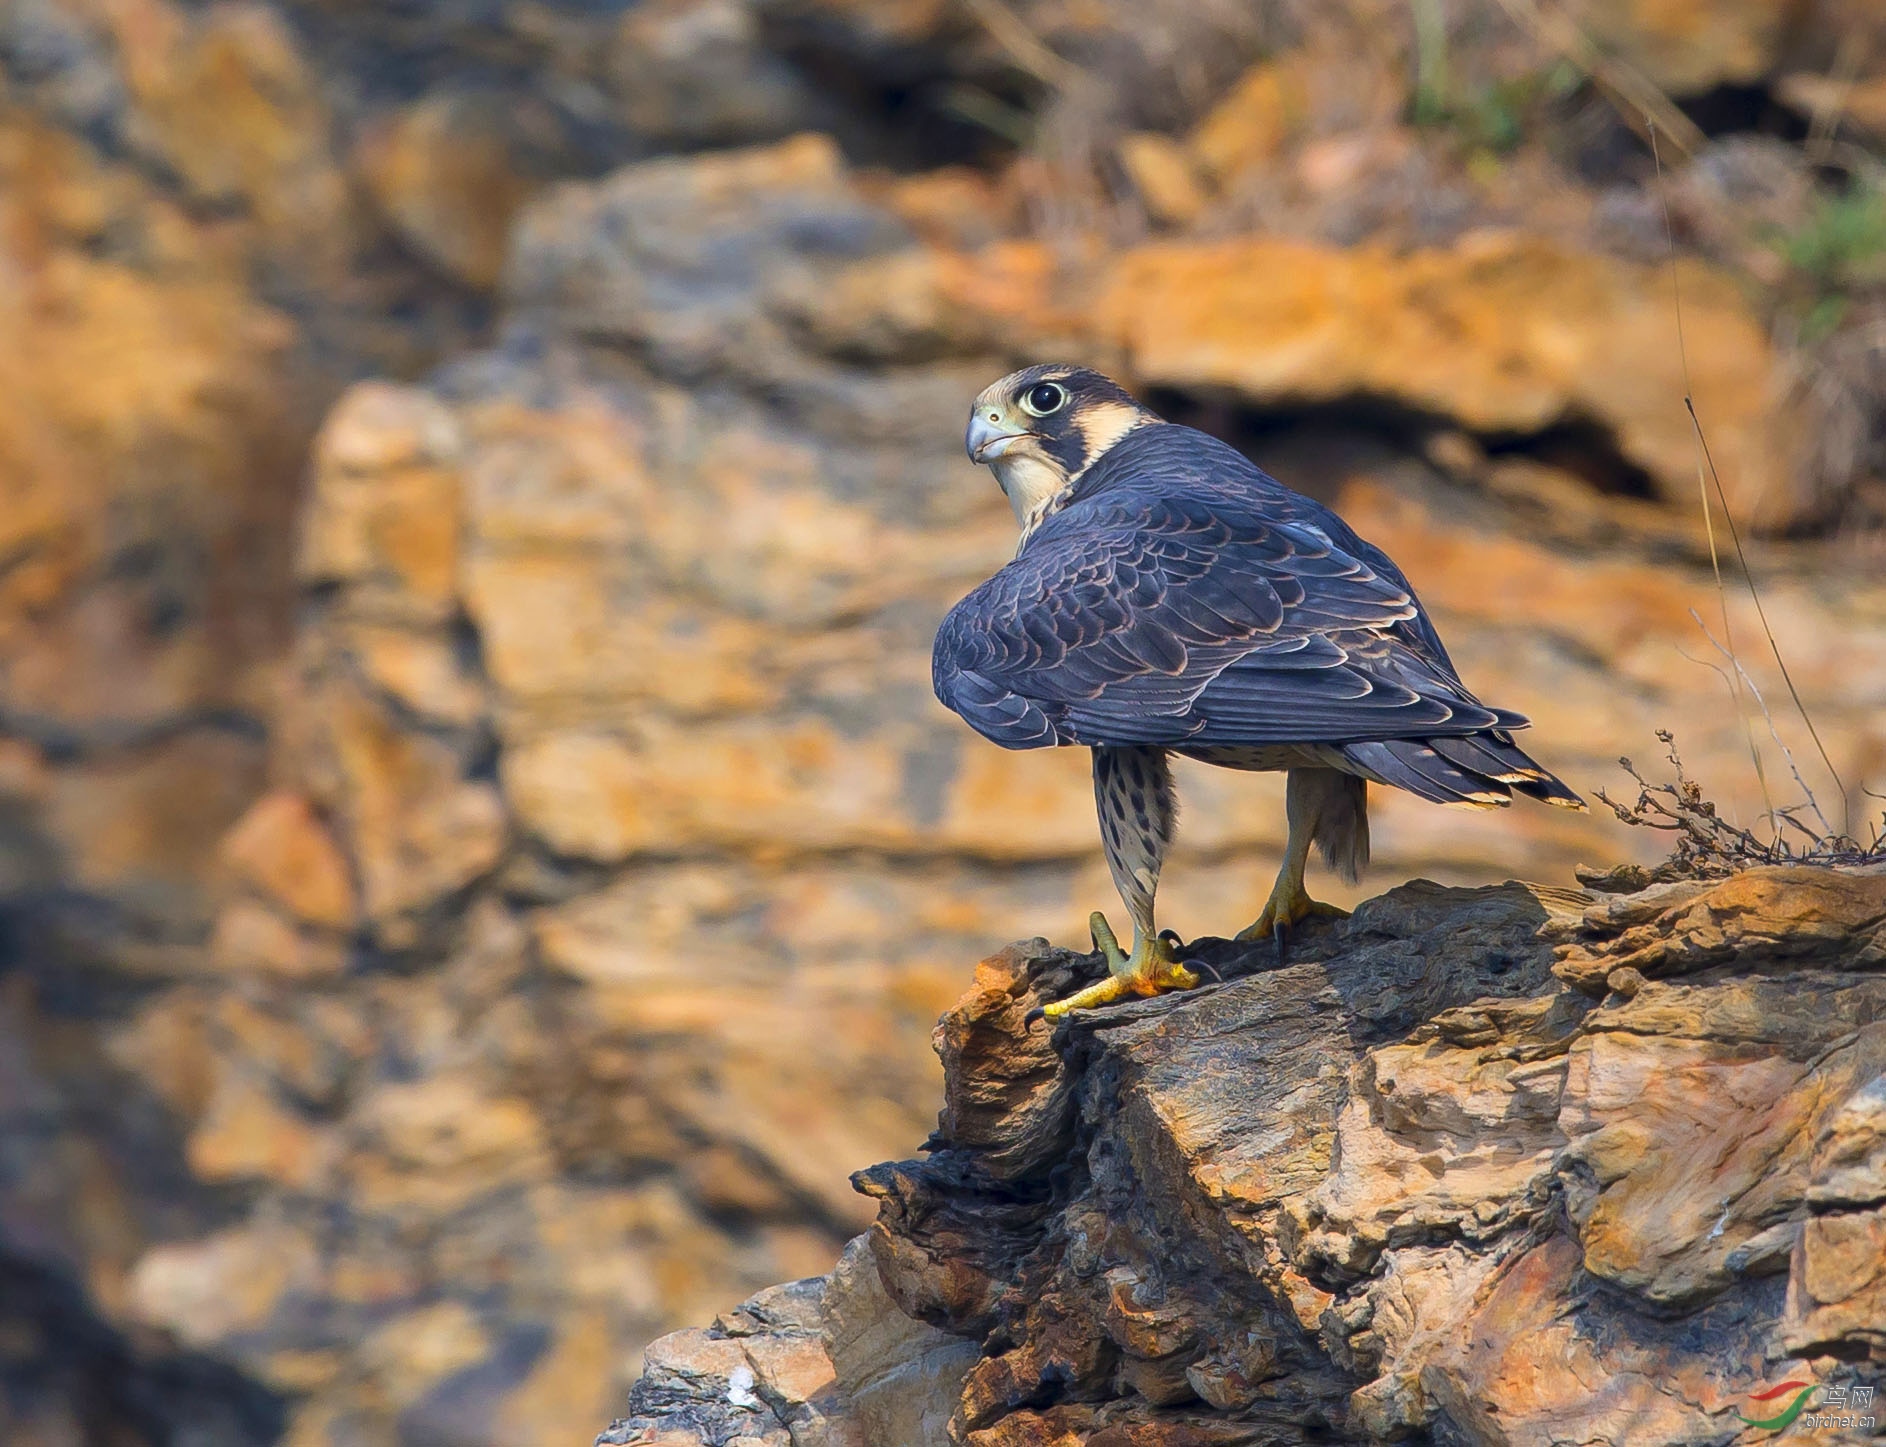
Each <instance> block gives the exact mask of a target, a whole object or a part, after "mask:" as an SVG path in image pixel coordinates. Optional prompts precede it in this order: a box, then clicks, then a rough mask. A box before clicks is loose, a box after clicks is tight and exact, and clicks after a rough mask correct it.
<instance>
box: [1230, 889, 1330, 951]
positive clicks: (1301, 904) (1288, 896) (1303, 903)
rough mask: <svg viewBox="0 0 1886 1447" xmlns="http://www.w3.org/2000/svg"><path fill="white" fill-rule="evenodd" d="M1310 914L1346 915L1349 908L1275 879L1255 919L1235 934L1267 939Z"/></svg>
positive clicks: (1322, 915) (1324, 915) (1246, 938)
mask: <svg viewBox="0 0 1886 1447" xmlns="http://www.w3.org/2000/svg"><path fill="white" fill-rule="evenodd" d="M1312 916H1314V917H1316V918H1318V919H1348V918H1349V911H1348V910H1346V909H1339V908H1337V907H1336V906H1335V905H1333V904H1324V903H1323V902H1322V901H1321V900H1320V899H1311V898H1310V896H1309V894H1308V892H1306V891H1305V890H1304V888H1303V886H1302V885H1300V884H1299V885H1298V886H1297V887H1296V888H1295V889H1286V888H1284V886H1283V885H1282V884H1281V883H1279V884H1278V886H1277V887H1276V888H1275V889H1273V890H1272V891H1271V892H1270V898H1269V899H1267V900H1265V901H1264V912H1263V913H1262V914H1260V915H1259V916H1258V917H1257V920H1256V922H1255V923H1253V924H1251V925H1250V926H1249V927H1247V928H1245V929H1241V930H1239V931H1238V938H1239V939H1241V940H1267V939H1269V938H1270V937H1271V936H1272V935H1274V934H1278V933H1279V932H1280V931H1287V930H1289V929H1290V927H1291V926H1292V925H1297V924H1301V923H1302V922H1303V921H1304V920H1306V919H1309V918H1311V917H1312Z"/></svg>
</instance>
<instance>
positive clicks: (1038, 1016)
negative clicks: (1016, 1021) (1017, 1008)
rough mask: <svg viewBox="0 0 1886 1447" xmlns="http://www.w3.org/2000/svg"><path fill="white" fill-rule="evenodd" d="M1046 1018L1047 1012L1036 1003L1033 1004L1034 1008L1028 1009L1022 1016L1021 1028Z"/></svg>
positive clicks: (1026, 1027)
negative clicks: (1035, 1004)
mask: <svg viewBox="0 0 1886 1447" xmlns="http://www.w3.org/2000/svg"><path fill="white" fill-rule="evenodd" d="M1047 1018H1048V1012H1047V1011H1046V1010H1044V1009H1042V1008H1041V1006H1039V1005H1037V1006H1035V1008H1034V1009H1032V1010H1030V1011H1029V1012H1028V1013H1027V1014H1026V1015H1024V1016H1022V1029H1024V1030H1026V1029H1028V1028H1029V1027H1030V1026H1031V1025H1033V1024H1034V1023H1035V1021H1037V1020H1045V1019H1047Z"/></svg>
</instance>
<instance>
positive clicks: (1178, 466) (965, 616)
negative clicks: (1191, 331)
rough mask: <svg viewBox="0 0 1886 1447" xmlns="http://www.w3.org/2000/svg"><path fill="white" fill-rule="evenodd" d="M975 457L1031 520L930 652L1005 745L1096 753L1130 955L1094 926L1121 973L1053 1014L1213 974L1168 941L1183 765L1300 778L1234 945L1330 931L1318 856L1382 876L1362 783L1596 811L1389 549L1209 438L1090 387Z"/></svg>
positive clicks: (1031, 402) (1039, 399) (1046, 397)
mask: <svg viewBox="0 0 1886 1447" xmlns="http://www.w3.org/2000/svg"><path fill="white" fill-rule="evenodd" d="M966 440H967V444H968V447H969V456H970V458H971V459H972V460H973V461H975V462H977V463H980V464H982V465H984V466H986V467H988V468H989V469H990V470H991V471H992V472H994V474H995V479H996V481H997V483H999V484H1000V485H1001V488H1002V491H1003V492H1004V493H1006V494H1007V496H1008V500H1009V502H1010V503H1011V504H1012V505H1013V507H1014V509H1015V517H1016V520H1017V521H1018V522H1019V523H1020V524H1021V530H1022V536H1021V544H1020V546H1019V548H1018V549H1017V551H1016V554H1015V558H1014V561H1013V562H1011V563H1009V564H1008V565H1007V566H1006V567H1004V568H1003V569H1002V570H1001V571H1000V572H999V573H997V574H996V575H995V576H994V577H993V578H991V579H989V581H988V582H986V583H984V584H983V585H982V586H981V587H980V588H977V589H976V590H975V591H974V592H973V593H971V594H970V595H969V596H968V597H967V598H965V599H963V601H962V602H960V603H958V604H957V605H956V606H955V607H954V608H953V609H951V610H950V613H949V616H948V617H947V618H945V619H944V620H943V626H942V628H940V629H939V630H938V632H937V636H936V648H935V651H934V653H933V654H932V656H931V675H932V680H933V682H934V684H935V687H936V694H937V697H938V698H940V699H941V700H942V701H943V702H944V703H945V704H946V705H947V706H948V707H950V708H951V709H953V710H955V712H957V713H958V714H960V715H962V717H963V718H964V719H965V720H966V721H967V722H968V723H969V725H970V726H971V727H972V728H974V729H975V730H976V731H977V732H978V733H980V734H981V735H983V737H985V738H987V739H991V740H993V741H994V742H996V743H998V744H1001V745H1002V746H1003V747H1004V748H1010V749H1035V748H1045V747H1048V746H1050V745H1059V744H1082V745H1085V746H1086V747H1088V748H1090V749H1092V750H1093V762H1094V797H1095V802H1096V804H1097V807H1098V810H1099V814H1100V833H1101V838H1102V840H1103V842H1104V843H1105V846H1106V853H1107V864H1108V866H1109V867H1110V869H1111V870H1112V873H1113V882H1114V885H1115V886H1116V887H1117V888H1118V889H1119V891H1120V898H1121V899H1122V901H1124V903H1125V904H1126V908H1127V912H1128V914H1130V915H1131V916H1132V920H1133V948H1132V951H1131V952H1130V953H1129V952H1127V951H1124V950H1122V949H1121V948H1120V946H1119V943H1118V941H1117V940H1116V938H1115V937H1114V934H1113V931H1112V930H1111V929H1110V928H1109V927H1108V924H1107V920H1106V916H1105V915H1103V914H1100V913H1098V912H1096V913H1095V914H1094V916H1093V918H1092V921H1091V925H1092V929H1093V933H1094V938H1095V940H1096V942H1097V943H1098V944H1099V945H1100V947H1101V948H1102V949H1103V950H1104V951H1105V953H1106V955H1107V958H1108V961H1109V963H1110V965H1111V972H1110V974H1109V977H1108V978H1107V979H1105V980H1103V981H1101V982H1100V983H1099V984H1097V985H1093V986H1090V987H1089V988H1087V989H1085V990H1082V991H1080V992H1079V993H1078V994H1076V995H1074V996H1072V997H1070V998H1069V999H1066V1000H1061V1001H1057V1002H1056V1003H1055V1004H1053V1005H1050V1006H1049V1007H1048V1010H1047V1013H1048V1014H1050V1015H1062V1014H1065V1013H1066V1012H1067V1011H1069V1010H1074V1009H1079V1008H1082V1007H1085V1006H1089V1005H1099V1004H1104V1003H1106V1002H1107V1001H1110V1000H1116V999H1119V998H1120V997H1121V996H1124V995H1128V994H1139V995H1151V994H1155V993H1157V992H1158V991H1160V990H1173V989H1187V988H1190V987H1191V986H1193V985H1196V984H1197V983H1198V976H1197V975H1196V974H1195V973H1194V972H1193V971H1191V970H1189V969H1187V968H1186V967H1185V966H1184V965H1183V964H1181V963H1180V961H1179V960H1178V958H1177V956H1176V955H1175V954H1174V953H1173V948H1172V944H1171V941H1170V937H1166V938H1162V937H1161V936H1160V934H1159V931H1158V930H1157V929H1156V928H1155V927H1154V924H1153V895H1154V893H1155V892H1156V890H1157V889H1158V887H1159V868H1160V864H1161V861H1162V860H1163V859H1164V856H1165V852H1166V848H1167V846H1168V845H1169V844H1170V843H1171V841H1172V832H1173V823H1174V818H1175V800H1174V797H1173V790H1172V775H1171V771H1170V768H1169V766H1168V762H1167V761H1168V758H1169V756H1170V755H1172V754H1175V753H1176V754H1183V755H1185V756H1186V757H1187V758H1193V759H1199V760H1202V761H1203V762H1205V763H1208V764H1217V765H1220V766H1222V767H1224V768H1229V769H1256V770H1276V769H1282V770H1285V771H1287V773H1286V784H1285V814H1286V817H1287V819H1288V823H1289V841H1288V843H1287V845H1286V847H1285V850H1284V860H1283V867H1282V868H1281V869H1280V870H1279V871H1278V874H1277V882H1276V884H1275V886H1274V887H1273V888H1272V890H1271V892H1270V899H1269V901H1268V902H1267V903H1266V904H1265V906H1264V910H1263V913H1262V914H1260V915H1259V916H1258V918H1257V921H1256V922H1255V923H1254V924H1252V925H1251V926H1250V927H1249V928H1248V929H1246V930H1244V931H1243V932H1242V933H1241V934H1240V935H1239V938H1240V939H1260V938H1264V937H1266V936H1269V935H1271V934H1273V933H1275V934H1276V935H1277V937H1278V940H1279V945H1280V947H1281V943H1282V938H1283V935H1284V933H1285V932H1287V931H1288V930H1289V928H1290V927H1291V926H1292V925H1295V924H1296V923H1297V922H1299V921H1300V920H1302V919H1304V918H1305V917H1307V916H1309V915H1312V914H1331V915H1336V914H1341V913H1342V911H1341V910H1338V909H1336V908H1334V907H1333V906H1330V905H1326V904H1321V903H1318V902H1317V901H1315V900H1313V899H1311V898H1310V896H1309V895H1308V893H1307V892H1305V890H1304V887H1303V869H1304V865H1305V863H1306V862H1307V861H1308V859H1309V853H1310V846H1311V845H1312V844H1314V845H1316V846H1317V848H1318V849H1319V850H1320V851H1321V852H1322V855H1323V858H1324V860H1325V861H1327V862H1328V863H1329V864H1330V865H1331V866H1332V867H1333V868H1334V869H1336V871H1337V872H1338V873H1340V874H1341V875H1342V876H1343V877H1344V878H1345V879H1349V880H1352V881H1353V880H1354V879H1355V878H1356V877H1357V875H1358V874H1359V872H1360V871H1361V869H1362V868H1363V866H1364V865H1366V864H1367V863H1368V860H1369V819H1368V785H1369V784H1370V783H1376V784H1385V785H1390V786H1393V787H1395V788H1400V789H1406V790H1408V791H1409V792H1411V793H1414V794H1418V795H1420V796H1421V797H1422V798H1424V799H1431V800H1433V801H1434V802H1436V803H1439V804H1458V805H1467V806H1471V807H1476V808H1491V807H1495V806H1498V805H1504V804H1507V803H1510V802H1511V800H1512V796H1513V794H1514V792H1515V791H1517V792H1518V793H1521V794H1526V795H1529V796H1531V797H1532V798H1535V799H1542V800H1544V801H1545V802H1546V803H1548V804H1558V805H1561V806H1563V807H1565V808H1570V809H1582V808H1584V802H1583V800H1581V799H1580V798H1579V797H1578V795H1576V794H1574V793H1573V792H1572V791H1571V790H1570V789H1568V788H1566V786H1565V785H1564V784H1563V783H1561V782H1560V781H1559V780H1558V779H1556V778H1554V777H1553V776H1552V775H1551V774H1550V773H1548V772H1547V771H1546V770H1545V769H1543V768H1541V767H1540V766H1539V765H1538V764H1536V763H1534V762H1533V761H1532V760H1531V759H1530V758H1528V757H1527V756H1526V755H1525V754H1524V753H1522V752H1521V751H1520V750H1519V749H1518V748H1517V747H1516V746H1515V745H1514V743H1513V740H1512V736H1511V731H1512V730H1514V729H1520V728H1525V727H1526V726H1527V721H1526V719H1525V718H1523V717H1522V716H1521V715H1519V714H1516V713H1511V712H1508V711H1507V710H1505V709H1498V708H1490V707H1488V706H1487V705H1485V704H1483V703H1481V702H1480V701H1479V700H1478V699H1476V698H1475V697H1474V696H1473V694H1472V693H1470V692H1469V691H1468V689H1467V686H1466V685H1465V684H1464V683H1462V682H1461V681H1460V675H1459V674H1458V673H1457V672H1456V671H1455V669H1454V665H1453V662H1452V661H1451V660H1450V659H1449V658H1448V656H1447V649H1446V648H1445V647H1444V646H1443V645H1442V643H1441V640H1440V636H1439V635H1438V634H1437V633H1436V632H1435V631H1434V625H1433V624H1432V623H1431V622H1429V621H1428V617H1427V615H1426V613H1424V612H1423V611H1422V608H1421V603H1420V600H1419V599H1417V598H1416V597H1415V594H1414V589H1413V588H1411V587H1410V586H1409V585H1408V580H1407V579H1406V578H1404V577H1403V576H1402V573H1401V570H1400V569H1399V568H1397V567H1396V566H1395V564H1394V563H1393V562H1391V561H1390V560H1389V558H1388V556H1387V554H1385V553H1383V552H1382V551H1381V549H1379V548H1377V547H1374V546H1373V545H1371V544H1370V543H1367V542H1365V541H1363V539H1361V538H1359V537H1357V536H1356V534H1355V533H1354V532H1352V531H1351V530H1350V529H1349V527H1348V525H1347V524H1345V523H1344V522H1343V521H1342V519H1341V518H1339V517H1337V516H1336V514H1335V513H1333V512H1331V511H1330V510H1329V509H1328V508H1325V507H1323V506H1321V505H1320V504H1318V503H1315V502H1313V501H1311V500H1310V499H1309V498H1307V497H1303V496H1301V495H1299V494H1297V493H1294V492H1292V491H1291V490H1290V489H1289V488H1287V487H1285V486H1283V484H1281V483H1279V482H1277V481H1276V480H1275V479H1274V478H1272V477H1270V476H1268V475H1267V474H1265V473H1264V472H1262V471H1261V470H1260V469H1258V468H1257V467H1256V466H1254V465H1253V464H1252V463H1251V462H1249V461H1248V460H1247V459H1246V458H1245V457H1244V456H1243V455H1242V454H1240V453H1238V452H1236V451H1234V450H1233V449H1232V448H1230V447H1227V446H1226V445H1225V444H1224V443H1222V442H1220V441H1218V440H1217V439H1216V438H1213V437H1209V436H1207V435H1206V434H1205V433H1203V432H1198V431H1195V430H1193V429H1192V428H1190V427H1181V426H1178V425H1176V424H1174V423H1170V422H1167V421H1165V420H1164V419H1163V418H1161V417H1159V416H1157V415H1156V414H1154V413H1153V412H1151V411H1149V410H1148V409H1146V408H1145V407H1142V406H1141V405H1140V404H1139V403H1138V402H1136V401H1134V400H1133V398H1132V397H1131V396H1129V395H1128V394H1127V393H1126V392H1125V391H1124V390H1123V389H1121V388H1120V387H1119V386H1118V385H1117V384H1116V383H1114V382H1112V381H1109V380H1108V379H1107V378H1106V377H1103V376H1101V375H1100V374H1099V373H1098V372H1092V371H1089V370H1087V369H1086V368H1082V367H1068V366H1035V367H1028V368H1026V369H1024V370H1022V371H1019V372H1016V373H1014V374H1013V375H1012V376H1008V377H1004V378H1003V379H1002V380H1001V381H999V382H997V383H996V384H995V385H994V386H992V387H990V388H989V389H988V390H987V391H985V392H984V393H983V394H982V395H981V396H980V397H978V398H977V399H976V403H975V406H974V408H973V409H972V410H971V412H970V414H969V433H968V437H967V439H966Z"/></svg>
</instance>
